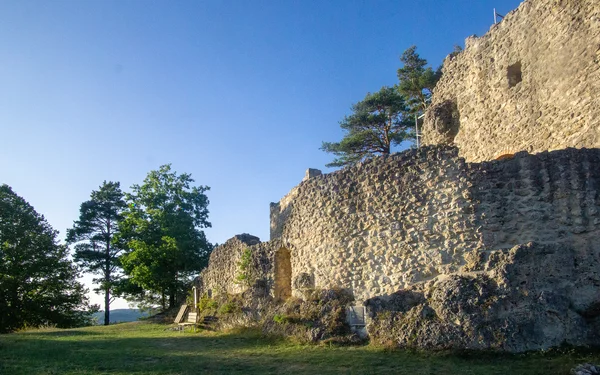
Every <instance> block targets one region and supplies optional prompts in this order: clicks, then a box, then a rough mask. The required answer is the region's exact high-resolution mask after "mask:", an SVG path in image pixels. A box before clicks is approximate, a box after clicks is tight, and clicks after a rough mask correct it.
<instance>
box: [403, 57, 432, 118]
mask: <svg viewBox="0 0 600 375" xmlns="http://www.w3.org/2000/svg"><path fill="white" fill-rule="evenodd" d="M400 61H401V62H402V64H403V66H402V67H401V68H400V69H398V81H399V82H398V91H399V92H400V93H401V94H402V95H404V97H405V98H406V99H407V102H408V105H409V106H410V109H411V112H412V113H413V114H421V113H423V112H424V111H425V109H427V106H428V105H429V99H430V98H431V93H432V91H433V88H434V87H435V84H436V83H437V81H438V80H439V79H440V76H441V70H440V69H439V68H438V69H437V70H435V71H434V70H433V69H432V68H431V67H427V60H425V59H422V58H421V57H420V56H419V54H418V53H417V47H416V46H412V47H410V48H408V49H407V50H406V51H404V53H402V56H400Z"/></svg>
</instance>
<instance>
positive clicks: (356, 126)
mask: <svg viewBox="0 0 600 375" xmlns="http://www.w3.org/2000/svg"><path fill="white" fill-rule="evenodd" d="M416 50H417V48H416V47H415V46H412V47H410V48H409V49H407V50H406V51H404V53H403V54H402V56H401V57H400V61H401V62H402V63H403V66H402V67H401V68H400V69H398V80H399V82H398V84H397V85H395V86H394V87H388V86H384V87H382V88H381V90H379V91H378V92H376V93H373V94H371V93H368V94H367V96H366V97H365V98H364V99H363V100H362V101H360V102H358V103H356V104H354V105H353V106H352V107H351V108H352V114H351V115H349V116H346V117H344V119H343V120H342V121H340V127H341V128H342V129H343V131H344V136H343V138H342V140H341V141H340V142H323V144H322V145H321V150H323V151H325V152H329V153H332V154H334V155H335V156H336V158H335V159H334V160H333V161H332V162H331V163H329V164H326V166H327V167H341V166H345V165H348V164H352V163H355V162H357V161H360V160H363V159H365V158H366V157H368V156H371V155H383V154H389V153H390V152H391V147H392V146H396V145H399V144H400V143H402V142H404V141H412V140H414V139H415V135H416V134H415V132H414V123H415V119H414V118H415V116H418V115H420V114H422V113H423V112H424V111H425V109H426V108H427V106H428V105H429V100H430V97H431V92H432V90H433V88H434V87H435V84H436V83H437V81H438V80H439V78H440V75H441V71H440V69H438V70H436V71H433V69H431V68H430V67H427V60H425V59H422V58H421V57H420V56H419V55H418V54H417V51H416Z"/></svg>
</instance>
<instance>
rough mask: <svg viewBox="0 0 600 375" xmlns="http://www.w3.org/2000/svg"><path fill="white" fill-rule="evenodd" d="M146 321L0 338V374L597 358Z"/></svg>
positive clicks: (468, 366)
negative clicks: (331, 341) (329, 340)
mask: <svg viewBox="0 0 600 375" xmlns="http://www.w3.org/2000/svg"><path fill="white" fill-rule="evenodd" d="M170 327H171V326H169V325H163V324H153V323H147V322H134V323H124V324H116V325H111V326H95V327H86V328H78V329H63V330H61V329H41V330H29V331H22V332H17V333H12V334H5V335H0V374H3V375H4V374H15V375H19V374H27V375H32V374H48V375H49V374H89V375H92V374H94V375H95V374H411V375H420V374H432V375H433V374H435V375H439V374H486V375H492V374H502V375H505V374H544V375H548V374H568V373H569V370H570V369H571V368H572V367H574V366H575V365H576V364H578V363H582V362H593V363H599V362H600V352H597V351H575V350H568V349H564V350H557V351H550V352H544V353H539V352H538V353H529V354H518V355H507V354H502V355H501V354H493V353H451V352H415V351H408V350H389V349H387V348H383V347H376V346H373V345H363V346H332V345H323V344H320V345H307V344H299V343H297V342H292V341H289V340H284V339H274V338H266V337H263V336H261V335H260V333H258V332H255V331H248V330H246V331H233V332H210V331H199V332H193V331H190V330H188V331H186V332H183V333H180V332H177V331H173V330H170V329H169V328H170Z"/></svg>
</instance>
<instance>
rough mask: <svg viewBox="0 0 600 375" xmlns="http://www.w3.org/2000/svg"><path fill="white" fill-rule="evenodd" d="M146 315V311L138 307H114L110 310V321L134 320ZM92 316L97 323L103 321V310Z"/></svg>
mask: <svg viewBox="0 0 600 375" xmlns="http://www.w3.org/2000/svg"><path fill="white" fill-rule="evenodd" d="M147 316H148V313H147V312H143V311H140V310H138V309H114V310H110V322H111V323H123V322H135V321H136V320H138V319H139V318H145V317H147ZM94 318H96V319H97V320H98V324H103V323H104V311H98V312H97V313H95V314H94Z"/></svg>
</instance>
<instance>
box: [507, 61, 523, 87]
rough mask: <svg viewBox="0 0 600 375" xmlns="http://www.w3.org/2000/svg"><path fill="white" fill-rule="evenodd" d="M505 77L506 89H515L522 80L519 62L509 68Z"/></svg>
mask: <svg viewBox="0 0 600 375" xmlns="http://www.w3.org/2000/svg"><path fill="white" fill-rule="evenodd" d="M506 75H507V77H508V87H515V86H516V84H517V83H519V82H521V81H522V80H523V73H522V72H521V62H517V63H515V64H512V65H511V66H509V67H508V70H507V72H506Z"/></svg>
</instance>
